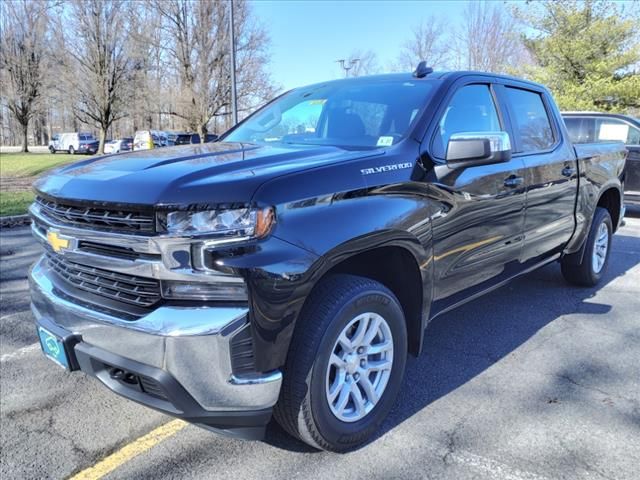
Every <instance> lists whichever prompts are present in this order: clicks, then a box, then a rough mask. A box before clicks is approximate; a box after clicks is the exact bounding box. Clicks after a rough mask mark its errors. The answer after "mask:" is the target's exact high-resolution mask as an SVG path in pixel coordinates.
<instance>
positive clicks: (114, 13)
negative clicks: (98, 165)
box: [58, 0, 132, 153]
mask: <svg viewBox="0 0 640 480" xmlns="http://www.w3.org/2000/svg"><path fill="white" fill-rule="evenodd" d="M130 5H131V4H130V3H129V2H127V1H126V0H72V1H71V2H70V5H69V12H68V14H69V15H71V17H72V18H73V27H72V28H68V26H67V25H60V26H59V29H58V31H59V32H64V33H63V44H64V47H65V48H64V55H63V58H61V59H60V60H61V61H62V63H63V65H64V70H65V72H66V84H67V85H68V87H70V92H73V95H74V96H75V97H76V98H77V102H75V104H74V105H73V108H74V114H75V115H76V117H77V118H78V120H80V121H81V122H83V123H85V124H89V125H95V126H96V127H97V128H98V130H99V138H100V146H99V149H98V151H99V152H100V153H103V152H104V143H105V139H106V135H107V130H108V129H109V127H110V126H111V124H112V123H113V122H114V121H116V120H118V119H121V118H123V117H124V116H126V114H127V113H126V112H127V98H128V93H129V90H128V88H129V86H130V85H129V81H128V80H129V74H130V71H131V60H130V57H129V55H128V51H127V48H128V39H129V35H128V18H129V15H131V14H132V13H131V11H130V9H129V7H130ZM61 21H62V22H64V21H65V18H64V17H63V18H62V20H61Z"/></svg>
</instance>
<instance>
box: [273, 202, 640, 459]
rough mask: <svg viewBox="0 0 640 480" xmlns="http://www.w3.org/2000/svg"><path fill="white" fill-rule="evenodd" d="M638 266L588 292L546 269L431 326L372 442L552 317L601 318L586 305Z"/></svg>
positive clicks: (284, 438) (612, 267) (616, 271)
mask: <svg viewBox="0 0 640 480" xmlns="http://www.w3.org/2000/svg"><path fill="white" fill-rule="evenodd" d="M638 214H639V215H640V210H638ZM634 241H638V238H636V237H631V236H625V235H619V234H618V235H616V236H615V237H614V245H615V243H616V242H619V243H627V244H628V243H629V242H634ZM613 253H614V254H615V250H614V252H613ZM639 263H640V258H636V257H634V256H632V255H617V256H616V260H615V261H611V262H609V266H608V270H607V272H606V274H605V277H604V278H603V280H602V283H601V284H600V285H599V286H598V287H595V288H581V287H575V286H571V285H569V284H567V283H566V282H565V281H564V279H563V277H562V274H561V273H560V267H559V265H558V264H557V263H553V264H551V265H548V266H546V267H544V268H542V269H540V270H537V271H535V272H532V273H530V274H528V275H525V276H523V277H520V278H518V279H517V280H514V281H513V282H511V283H510V284H509V285H507V286H505V287H502V288H500V289H499V290H496V291H495V292H492V293H489V294H487V295H485V296H483V297H481V298H479V299H477V300H474V301H471V302H469V303H467V304H466V305H464V306H462V307H460V308H458V309H457V310H454V311H452V312H450V313H447V314H445V315H443V316H441V317H438V318H436V319H435V320H433V321H432V322H431V324H430V325H429V327H428V328H427V330H426V332H425V345H424V350H423V353H422V355H421V356H420V357H419V358H413V357H409V359H408V362H407V370H406V372H405V381H404V386H403V388H402V390H401V392H400V395H399V397H398V400H397V402H396V405H395V407H394V409H393V410H392V411H391V413H390V415H389V417H388V418H387V419H386V420H385V422H384V423H383V426H382V428H381V429H380V431H379V433H378V435H377V437H376V438H379V437H380V436H381V435H383V434H384V433H386V432H388V431H390V430H392V429H394V428H395V427H396V426H398V425H400V424H401V423H402V422H404V421H405V420H407V419H409V418H410V417H411V416H413V415H414V414H415V413H417V412H419V411H420V410H422V409H423V408H425V407H426V406H428V405H429V404H431V403H432V402H435V401H436V400H438V399H440V398H442V397H444V396H446V395H447V394H448V393H450V392H452V391H454V390H455V389H457V388H458V387H460V386H462V385H464V384H465V383H467V382H468V381H470V380H471V379H473V378H474V377H476V376H477V375H479V374H481V373H482V372H484V371H485V370H486V369H488V368H489V367H491V366H492V365H493V364H495V363H497V362H499V361H500V360H501V359H503V358H504V357H506V356H507V355H508V354H509V353H511V352H512V351H513V350H515V349H516V348H518V347H519V346H521V345H523V344H524V343H526V342H527V341H528V340H529V339H530V338H531V337H532V336H534V335H535V334H536V333H537V332H538V331H539V330H541V329H542V328H544V327H545V326H546V325H548V324H550V323H552V322H553V321H554V320H556V319H558V318H559V317H561V316H563V315H566V314H571V313H576V312H577V311H579V312H580V313H581V314H591V315H605V314H607V313H608V312H609V311H610V310H611V308H612V307H611V305H603V304H598V303H593V302H586V300H588V299H589V298H591V297H593V296H594V295H595V294H596V292H597V291H598V290H600V289H602V288H603V287H604V286H606V285H607V284H608V283H610V282H611V281H612V280H614V279H615V278H618V277H621V276H623V275H625V273H626V272H627V271H629V270H630V269H631V268H633V267H634V266H635V265H637V264H639ZM272 424H273V425H272V426H270V428H269V431H268V434H267V438H266V442H267V443H269V444H271V445H273V446H276V447H278V448H282V449H286V450H289V451H298V452H313V451H315V450H313V449H311V448H310V447H308V446H306V445H305V444H303V443H301V442H298V441H297V440H294V439H292V438H291V437H289V436H288V435H287V434H286V433H285V432H284V431H283V430H282V429H281V428H280V427H279V426H278V425H277V424H276V423H275V422H272ZM374 440H375V439H374Z"/></svg>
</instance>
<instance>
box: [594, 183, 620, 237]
mask: <svg viewBox="0 0 640 480" xmlns="http://www.w3.org/2000/svg"><path fill="white" fill-rule="evenodd" d="M598 207H602V208H606V209H607V210H608V211H609V215H611V222H612V223H613V230H614V231H615V230H616V229H617V228H618V221H619V220H620V192H619V191H618V190H617V189H616V188H610V189H608V190H606V191H605V192H604V193H603V194H602V195H601V196H600V200H598Z"/></svg>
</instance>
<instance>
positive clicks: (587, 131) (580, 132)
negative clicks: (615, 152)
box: [564, 117, 596, 143]
mask: <svg viewBox="0 0 640 480" xmlns="http://www.w3.org/2000/svg"><path fill="white" fill-rule="evenodd" d="M564 123H565V125H566V126H567V131H568V132H569V140H571V143H592V142H593V141H594V140H593V139H594V135H595V128H596V120H595V118H583V117H566V118H565V119H564Z"/></svg>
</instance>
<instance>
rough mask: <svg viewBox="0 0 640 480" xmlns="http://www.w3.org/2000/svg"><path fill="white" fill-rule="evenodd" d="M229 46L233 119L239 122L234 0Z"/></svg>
mask: <svg viewBox="0 0 640 480" xmlns="http://www.w3.org/2000/svg"><path fill="white" fill-rule="evenodd" d="M229 7H230V8H229V48H230V51H231V68H230V70H231V121H232V122H233V123H232V125H231V126H232V127H233V126H234V125H236V124H237V123H238V98H237V94H236V35H235V30H234V28H233V0H229Z"/></svg>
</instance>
